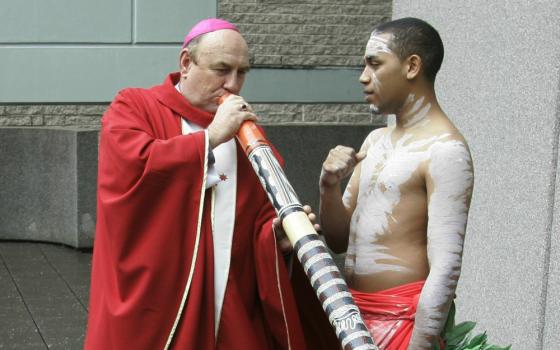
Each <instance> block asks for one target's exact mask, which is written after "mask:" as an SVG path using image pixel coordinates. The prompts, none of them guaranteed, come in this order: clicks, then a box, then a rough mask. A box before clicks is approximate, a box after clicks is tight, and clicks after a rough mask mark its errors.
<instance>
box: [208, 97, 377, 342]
mask: <svg viewBox="0 0 560 350" xmlns="http://www.w3.org/2000/svg"><path fill="white" fill-rule="evenodd" d="M227 96H229V95H225V96H222V97H220V99H219V100H218V103H219V104H221V103H223V102H224V101H225V99H226V98H227ZM237 140H238V141H239V144H240V145H241V147H242V148H243V150H244V151H245V154H246V155H247V157H248V158H249V160H250V161H251V164H252V165H253V169H254V170H255V172H256V173H257V175H258V178H259V180H260V182H261V184H262V186H263V187H264V189H265V191H266V193H267V194H268V198H269V199H270V201H271V202H272V205H273V206H274V209H276V212H277V214H278V217H279V218H280V219H281V220H282V227H283V228H284V231H285V232H286V235H287V236H288V239H289V240H290V242H291V243H292V245H293V247H294V252H295V253H296V255H297V257H298V259H299V261H300V262H301V265H302V266H303V269H304V271H305V273H306V275H307V277H308V278H309V282H310V283H311V285H312V287H313V289H314V290H315V293H316V294H317V297H318V298H319V301H320V302H321V304H322V306H323V310H325V313H326V314H327V317H328V318H329V321H330V322H331V324H332V326H333V328H334V330H335V332H336V336H337V337H338V339H339V340H340V343H341V344H342V348H343V349H344V350H366V349H373V350H377V346H375V343H374V342H373V339H372V338H371V335H370V333H369V331H368V329H367V327H366V325H365V324H364V321H363V319H362V316H361V315H360V311H359V309H358V307H357V306H356V304H355V303H354V299H353V298H352V294H351V293H350V291H349V290H348V286H347V285H346V282H345V281H344V279H343V278H342V274H341V273H340V271H339V270H338V268H337V266H336V265H335V263H334V261H333V259H332V257H331V255H330V254H329V253H328V251H327V247H326V246H325V244H324V243H323V241H321V240H320V239H319V235H318V234H317V232H316V231H315V229H314V228H313V224H312V223H311V221H310V220H309V218H308V217H307V214H306V213H305V212H304V211H303V206H302V204H301V203H300V201H299V199H298V197H297V195H296V193H295V191H294V189H293V187H292V185H290V182H289V181H288V179H287V177H286V175H285V174H284V171H283V170H282V167H280V164H279V163H278V160H277V159H276V157H275V156H274V153H273V152H272V149H271V148H270V146H269V142H268V141H267V140H266V138H265V137H264V135H263V134H262V133H261V131H260V130H259V128H257V126H256V125H255V123H253V122H252V121H245V122H244V123H243V124H242V125H241V127H240V128H239V131H238V133H237Z"/></svg>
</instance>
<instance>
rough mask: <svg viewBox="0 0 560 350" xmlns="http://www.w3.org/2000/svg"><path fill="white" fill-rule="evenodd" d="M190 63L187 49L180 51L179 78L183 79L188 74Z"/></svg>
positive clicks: (190, 59)
mask: <svg viewBox="0 0 560 350" xmlns="http://www.w3.org/2000/svg"><path fill="white" fill-rule="evenodd" d="M191 61H192V58H191V54H190V52H189V49H187V48H184V49H182V50H181V53H180V55H179V71H180V72H181V77H185V76H186V75H187V73H188V72H189V69H190V64H191Z"/></svg>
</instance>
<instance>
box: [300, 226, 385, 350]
mask: <svg viewBox="0 0 560 350" xmlns="http://www.w3.org/2000/svg"><path fill="white" fill-rule="evenodd" d="M294 250H295V252H296V254H297V257H298V259H299V261H300V262H301V264H302V265H303V269H304V271H305V273H306V275H307V277H308V278H309V281H310V282H311V285H312V286H313V289H314V290H315V292H316V293H317V297H318V298H319V301H320V302H321V304H322V305H323V310H325V313H326V314H327V317H328V318H329V321H330V322H331V324H332V325H333V327H334V329H335V332H336V335H337V337H338V339H339V340H340V342H341V343H342V347H343V348H344V349H348V350H358V349H360V350H366V349H377V347H376V346H375V344H374V343H373V340H372V338H371V335H370V333H369V331H368V329H367V327H366V325H365V324H364V321H363V320H362V316H361V315H360V311H359V309H358V307H357V306H356V304H354V299H353V298H352V294H351V293H350V291H349V290H348V286H347V285H346V282H345V281H344V279H343V278H342V276H341V274H340V271H339V270H338V268H337V267H336V265H335V263H334V261H333V259H332V257H331V255H330V254H329V253H328V251H327V248H326V246H325V244H324V243H323V241H321V240H320V239H319V237H318V236H317V235H307V236H304V237H302V238H301V239H299V240H298V241H297V242H296V244H295V245H294Z"/></svg>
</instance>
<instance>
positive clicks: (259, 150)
mask: <svg viewBox="0 0 560 350" xmlns="http://www.w3.org/2000/svg"><path fill="white" fill-rule="evenodd" d="M249 160H250V161H251V164H252V165H253V169H254V170H255V172H256V173H257V175H258V177H259V180H260V181H261V184H262V186H263V187H264V189H265V190H266V193H267V194H268V198H269V199H270V201H271V202H272V205H273V206H274V209H276V211H277V212H278V217H280V218H283V217H284V216H285V215H286V214H288V213H290V212H292V211H302V210H303V207H302V205H301V203H300V201H299V199H298V197H297V195H296V192H295V191H294V188H293V187H292V185H291V184H290V182H289V181H288V179H287V178H286V174H285V173H284V170H282V167H281V166H280V164H278V160H276V157H275V156H274V153H272V150H271V149H270V147H268V146H267V145H261V146H258V147H255V149H253V151H251V153H250V154H249Z"/></svg>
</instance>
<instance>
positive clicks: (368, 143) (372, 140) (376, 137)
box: [361, 127, 389, 150]
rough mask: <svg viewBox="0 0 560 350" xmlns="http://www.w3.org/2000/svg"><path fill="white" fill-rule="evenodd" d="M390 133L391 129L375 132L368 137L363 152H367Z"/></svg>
mask: <svg viewBox="0 0 560 350" xmlns="http://www.w3.org/2000/svg"><path fill="white" fill-rule="evenodd" d="M388 132H389V127H384V128H378V129H375V130H373V131H372V132H370V133H369V134H368V136H366V138H365V140H364V143H363V144H362V148H361V150H367V149H369V148H370V147H371V146H372V145H375V144H376V143H377V142H378V141H379V140H381V138H382V137H383V136H385V135H386V134H387V133H388Z"/></svg>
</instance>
